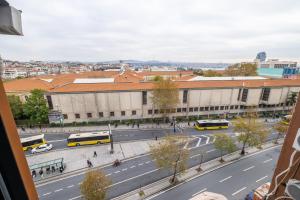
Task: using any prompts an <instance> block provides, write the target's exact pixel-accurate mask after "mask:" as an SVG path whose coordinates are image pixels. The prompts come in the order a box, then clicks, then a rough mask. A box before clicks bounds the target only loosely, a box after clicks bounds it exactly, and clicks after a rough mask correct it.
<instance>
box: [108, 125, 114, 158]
mask: <svg viewBox="0 0 300 200" xmlns="http://www.w3.org/2000/svg"><path fill="white" fill-rule="evenodd" d="M108 129H109V136H110V153H111V154H113V153H114V140H113V136H112V133H111V127H110V124H108Z"/></svg>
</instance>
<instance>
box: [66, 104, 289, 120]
mask: <svg viewBox="0 0 300 200" xmlns="http://www.w3.org/2000/svg"><path fill="white" fill-rule="evenodd" d="M284 105H286V106H292V105H291V104H288V103H286V104H284V103H280V104H263V103H262V104H259V105H258V106H246V105H231V106H205V107H190V108H174V109H160V110H159V109H154V110H152V109H150V110H148V115H153V114H162V113H185V112H203V111H219V110H224V111H225V110H238V109H256V108H275V107H283V106H284ZM120 114H121V116H125V115H126V111H121V113H120ZM131 115H132V116H135V115H136V110H132V111H131ZM63 117H64V119H68V115H67V114H63ZM86 117H87V118H93V113H86ZM98 117H99V118H102V117H104V113H103V112H99V113H98ZM109 117H115V112H113V111H112V112H109ZM75 118H76V119H80V118H81V116H80V114H79V113H75Z"/></svg>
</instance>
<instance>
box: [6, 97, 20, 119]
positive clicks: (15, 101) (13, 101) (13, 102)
mask: <svg viewBox="0 0 300 200" xmlns="http://www.w3.org/2000/svg"><path fill="white" fill-rule="evenodd" d="M7 99H8V102H9V106H10V109H11V111H12V114H13V116H14V118H15V120H16V119H20V118H21V117H22V115H23V104H22V102H21V100H20V98H19V97H18V96H16V95H8V96H7Z"/></svg>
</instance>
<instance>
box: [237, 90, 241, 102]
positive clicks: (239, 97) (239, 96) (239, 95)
mask: <svg viewBox="0 0 300 200" xmlns="http://www.w3.org/2000/svg"><path fill="white" fill-rule="evenodd" d="M241 92H242V89H239V94H238V98H237V100H238V101H239V100H240V99H241Z"/></svg>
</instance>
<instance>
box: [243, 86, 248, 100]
mask: <svg viewBox="0 0 300 200" xmlns="http://www.w3.org/2000/svg"><path fill="white" fill-rule="evenodd" d="M247 97H248V89H243V94H242V102H246V101H247Z"/></svg>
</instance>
